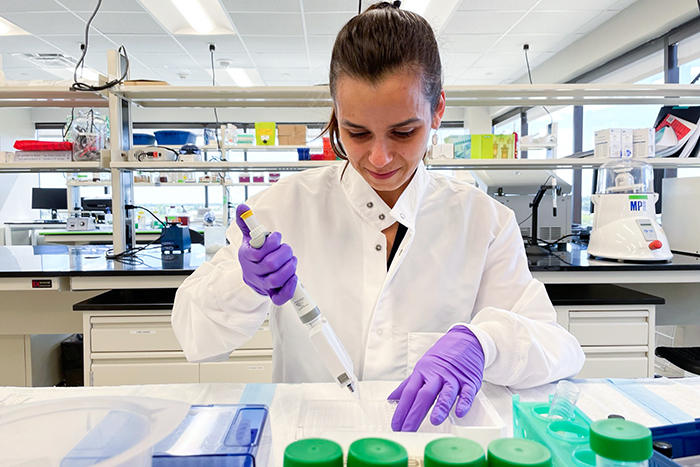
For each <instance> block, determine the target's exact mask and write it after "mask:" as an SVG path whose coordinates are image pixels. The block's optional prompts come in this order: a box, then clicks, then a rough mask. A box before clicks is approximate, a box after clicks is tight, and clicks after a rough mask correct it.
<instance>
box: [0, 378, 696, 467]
mask: <svg viewBox="0 0 700 467" xmlns="http://www.w3.org/2000/svg"><path fill="white" fill-rule="evenodd" d="M573 382H574V384H576V385H577V386H578V387H579V389H581V397H580V398H579V401H578V403H577V407H578V408H579V409H580V410H582V411H583V412H584V413H585V414H586V415H587V416H588V417H590V418H591V419H592V420H600V419H604V418H607V417H608V415H611V414H615V415H618V416H622V417H625V418H626V419H627V420H631V421H634V422H637V423H640V424H642V425H645V426H648V427H650V428H653V427H657V426H664V425H669V424H677V423H685V422H690V421H692V420H693V419H694V418H698V417H700V403H698V401H700V397H699V396H700V378H685V379H680V380H669V379H666V378H650V379H639V380H631V381H630V380H607V379H605V380H601V379H579V380H574V381H573ZM398 384H399V382H398V381H363V382H361V383H360V386H359V387H360V394H361V397H362V400H363V401H364V402H365V403H367V402H370V403H373V402H376V403H379V402H381V401H383V400H385V398H386V397H387V395H388V394H389V393H390V392H391V391H392V390H393V389H394V388H395V387H396V386H397V385H398ZM554 389H555V385H554V384H547V385H543V386H539V387H535V388H530V389H520V390H513V389H510V388H507V387H503V386H496V385H493V384H490V383H488V382H485V383H484V384H483V385H482V388H481V393H482V395H483V396H485V397H486V398H487V399H488V402H489V403H490V405H491V406H492V407H493V409H494V411H495V413H496V414H497V417H498V418H500V420H501V421H502V422H503V424H504V425H505V430H503V431H504V432H502V435H504V436H509V437H510V436H513V415H512V396H513V394H516V393H517V394H519V397H520V401H521V402H540V403H546V402H548V400H549V395H550V394H553V393H554ZM110 395H115V396H135V397H156V398H162V399H170V400H178V401H184V402H188V403H190V404H198V405H206V404H237V403H241V404H243V403H245V404H265V405H267V406H268V407H269V408H270V411H269V414H270V422H271V433H272V438H271V440H272V458H271V459H272V463H270V464H268V465H269V467H273V466H275V467H276V466H280V467H281V466H282V464H283V459H284V449H285V447H286V446H287V445H289V444H290V443H292V442H293V441H295V440H296V439H299V438H301V437H303V433H304V432H305V430H304V429H305V428H313V427H318V426H322V425H330V424H331V423H332V420H329V417H330V416H332V415H337V414H338V413H346V412H347V409H348V408H350V409H352V408H354V407H355V406H349V404H354V402H348V401H351V400H352V396H350V394H348V393H346V392H345V391H343V390H341V389H340V388H339V387H338V385H337V384H334V383H304V384H239V383H199V384H166V385H136V386H105V387H100V388H95V387H85V388H12V387H0V406H5V405H8V406H9V405H16V404H24V403H32V402H42V401H51V400H57V399H66V398H75V397H91V396H110ZM312 406H323V407H326V408H328V409H333V410H330V411H326V412H324V413H320V411H315V412H314V413H313V414H312V415H315V417H308V416H307V415H308V414H309V412H311V411H312V410H311V407H312ZM336 418H338V417H336ZM309 419H312V420H311V421H310V420H309ZM348 419H350V418H349V417H348ZM380 430H382V428H381V427H378V426H372V427H371V428H366V434H365V436H387V434H388V435H390V434H389V433H388V432H382V431H380ZM329 431H330V430H329ZM382 433H387V434H384V435H383V434H382ZM363 434H364V433H363ZM398 435H399V436H401V435H402V434H398ZM403 435H405V436H406V438H405V439H407V440H410V441H407V442H406V443H411V442H418V440H419V438H417V437H416V435H413V434H410V433H409V434H403ZM407 447H409V448H410V445H408V444H407ZM415 465H419V464H415Z"/></svg>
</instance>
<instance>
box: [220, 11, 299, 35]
mask: <svg viewBox="0 0 700 467" xmlns="http://www.w3.org/2000/svg"><path fill="white" fill-rule="evenodd" d="M231 19H232V20H233V24H235V25H236V30H237V31H238V33H239V34H241V35H246V34H250V35H270V36H279V35H290V36H293V35H301V34H304V28H303V27H302V25H301V14H297V13H232V14H231Z"/></svg>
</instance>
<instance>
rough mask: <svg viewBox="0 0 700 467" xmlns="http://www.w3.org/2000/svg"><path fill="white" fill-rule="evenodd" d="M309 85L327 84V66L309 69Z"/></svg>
mask: <svg viewBox="0 0 700 467" xmlns="http://www.w3.org/2000/svg"><path fill="white" fill-rule="evenodd" d="M309 84H311V85H314V86H315V85H320V84H328V68H314V69H312V70H311V81H310V83H309Z"/></svg>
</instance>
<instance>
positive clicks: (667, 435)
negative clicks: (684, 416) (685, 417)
mask: <svg viewBox="0 0 700 467" xmlns="http://www.w3.org/2000/svg"><path fill="white" fill-rule="evenodd" d="M651 436H652V438H653V440H654V441H665V442H667V443H669V444H670V445H671V446H673V458H674V459H678V458H683V457H691V456H697V455H700V419H696V420H695V421H694V422H689V423H679V424H677V425H667V426H657V427H654V428H651ZM657 454H658V453H655V454H654V457H652V458H651V461H650V462H649V467H655V466H659V467H661V466H677V465H679V464H677V463H675V462H673V461H672V460H671V459H668V458H666V457H663V456H661V455H660V454H659V455H657ZM655 460H656V462H654V461H655Z"/></svg>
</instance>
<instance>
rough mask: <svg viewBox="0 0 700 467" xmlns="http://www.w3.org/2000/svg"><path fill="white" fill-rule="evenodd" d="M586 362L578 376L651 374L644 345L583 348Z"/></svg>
mask: <svg viewBox="0 0 700 467" xmlns="http://www.w3.org/2000/svg"><path fill="white" fill-rule="evenodd" d="M583 352H584V353H585V354H586V362H585V363H584V364H583V368H582V369H581V372H580V373H579V374H578V375H576V377H577V378H646V377H648V376H651V375H650V374H649V358H648V354H647V352H646V349H645V348H644V347H637V348H635V347H627V348H624V351H620V349H619V348H615V347H597V348H595V349H587V348H585V347H584V348H583Z"/></svg>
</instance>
